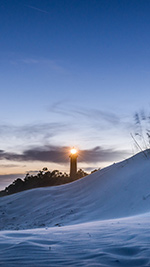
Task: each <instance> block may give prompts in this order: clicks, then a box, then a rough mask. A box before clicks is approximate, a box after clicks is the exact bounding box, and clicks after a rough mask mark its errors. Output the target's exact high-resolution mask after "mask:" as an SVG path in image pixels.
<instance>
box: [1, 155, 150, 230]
mask: <svg viewBox="0 0 150 267" xmlns="http://www.w3.org/2000/svg"><path fill="white" fill-rule="evenodd" d="M147 156H148V157H147V158H145V157H144V155H143V153H139V154H137V155H136V156H134V157H132V158H130V159H127V160H125V161H123V162H120V163H118V164H113V165H112V166H109V167H107V168H105V169H102V170H100V171H98V172H96V173H93V174H92V175H89V176H87V177H85V178H83V179H81V180H78V181H75V182H73V183H71V184H66V185H62V186H57V187H47V188H38V189H33V190H28V191H24V192H21V193H18V194H14V195H10V196H7V197H3V198H1V204H0V229H1V230H10V229H16V230H18V229H31V228H38V227H45V226H46V227H50V226H56V225H60V226H62V225H71V224H78V223H83V222H90V221H95V220H96V221H97V220H104V219H114V218H122V217H127V216H133V215H137V214H142V213H145V212H149V211H150V151H149V150H148V151H147Z"/></svg>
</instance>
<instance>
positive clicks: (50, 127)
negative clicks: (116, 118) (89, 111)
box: [0, 122, 69, 139]
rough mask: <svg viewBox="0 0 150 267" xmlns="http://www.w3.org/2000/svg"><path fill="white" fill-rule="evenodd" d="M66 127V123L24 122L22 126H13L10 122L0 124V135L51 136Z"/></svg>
mask: <svg viewBox="0 0 150 267" xmlns="http://www.w3.org/2000/svg"><path fill="white" fill-rule="evenodd" d="M66 127H69V125H68V124H66V123H59V122H58V123H35V124H26V125H23V126H15V125H11V124H1V125H0V137H7V136H8V137H9V136H12V137H14V136H15V137H17V138H22V137H25V138H29V139H30V138H33V137H35V136H36V137H39V136H40V137H43V138H47V137H52V136H55V135H57V134H58V133H59V131H65V130H66Z"/></svg>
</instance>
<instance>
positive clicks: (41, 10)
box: [25, 5, 50, 14]
mask: <svg viewBox="0 0 150 267" xmlns="http://www.w3.org/2000/svg"><path fill="white" fill-rule="evenodd" d="M25 6H26V7H28V8H31V9H34V10H36V11H39V12H42V13H45V14H50V13H49V12H47V11H46V10H43V9H41V8H37V7H35V6H29V5H25Z"/></svg>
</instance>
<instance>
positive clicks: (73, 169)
mask: <svg viewBox="0 0 150 267" xmlns="http://www.w3.org/2000/svg"><path fill="white" fill-rule="evenodd" d="M70 152H71V153H70V156H69V157H70V178H71V179H72V180H75V179H76V178H77V157H78V152H77V150H76V149H75V148H72V149H71V151H70Z"/></svg>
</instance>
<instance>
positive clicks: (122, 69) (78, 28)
mask: <svg viewBox="0 0 150 267" xmlns="http://www.w3.org/2000/svg"><path fill="white" fill-rule="evenodd" d="M149 14H150V1H148V0H141V1H139V0H136V1H135V0H134V1H133V0H130V1H128V0H121V1H120V0H118V1H117V0H113V1H111V0H105V1H101V0H80V1H78V0H66V1H63V0H44V1H41V0H22V1H19V0H13V1H11V0H1V4H0V22H1V23H0V25H1V26H0V32H1V41H0V92H1V98H0V99H1V101H0V103H1V105H0V110H1V112H0V114H1V115H0V141H1V148H0V150H1V151H0V163H1V168H0V175H1V178H0V179H1V185H2V184H3V186H4V185H5V184H8V183H9V182H10V179H11V178H10V176H6V175H10V174H13V175H14V174H15V175H19V174H24V173H26V172H27V171H35V170H39V169H41V168H43V167H45V166H47V167H48V168H49V169H54V168H55V169H59V170H62V171H68V170H69V161H68V160H69V159H68V154H67V151H69V147H72V146H76V147H77V148H78V150H79V151H80V157H79V167H81V168H84V169H85V170H90V169H94V168H98V167H103V166H106V165H108V164H111V163H113V162H116V161H118V160H122V159H124V158H126V157H128V156H130V155H132V154H133V153H136V152H137V149H136V148H135V146H134V141H133V140H132V138H131V136H130V133H134V131H135V129H134V114H135V113H136V112H141V110H142V111H143V110H144V112H146V113H147V114H149V110H150V109H149V105H150V101H149V86H150V49H149V48H150V31H149V28H150V16H149ZM63 151H65V152H64V155H63ZM33 152H34V153H33ZM48 153H49V154H48ZM68 153H69V152H68ZM37 154H40V155H41V156H40V157H39V158H38V159H37V157H36V156H34V155H37ZM47 154H48V158H47V157H46V155H47ZM52 155H56V156H54V157H53V156H52ZM81 155H82V156H81ZM8 178H9V180H8ZM13 178H14V176H13Z"/></svg>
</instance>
